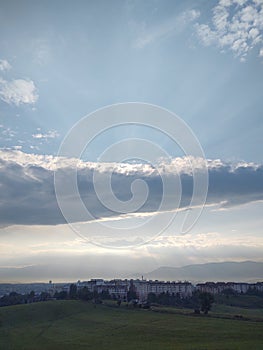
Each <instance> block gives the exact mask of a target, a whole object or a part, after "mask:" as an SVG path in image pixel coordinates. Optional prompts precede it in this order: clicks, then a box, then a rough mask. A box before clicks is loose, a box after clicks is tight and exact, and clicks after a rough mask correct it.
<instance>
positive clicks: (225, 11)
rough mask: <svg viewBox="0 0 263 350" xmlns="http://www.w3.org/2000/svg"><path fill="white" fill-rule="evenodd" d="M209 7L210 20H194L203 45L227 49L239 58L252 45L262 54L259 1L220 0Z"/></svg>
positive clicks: (262, 21)
mask: <svg viewBox="0 0 263 350" xmlns="http://www.w3.org/2000/svg"><path fill="white" fill-rule="evenodd" d="M212 11H213V16H212V20H211V23H209V24H200V23H197V24H196V31H197V35H198V37H199V38H200V40H201V42H202V43H203V44H204V45H205V46H210V45H215V46H217V47H219V48H220V49H221V50H224V49H230V50H231V51H232V52H233V54H234V56H235V57H239V58H240V60H241V61H245V60H246V57H247V55H248V53H249V52H250V51H251V50H252V49H253V48H255V47H259V48H258V54H259V56H262V50H263V48H262V40H263V2H262V1H260V0H253V1H249V0H220V1H219V2H218V4H217V5H216V6H215V7H214V8H213V10H212ZM260 46H261V48H260Z"/></svg>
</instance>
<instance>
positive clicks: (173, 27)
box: [134, 10, 200, 49]
mask: <svg viewBox="0 0 263 350" xmlns="http://www.w3.org/2000/svg"><path fill="white" fill-rule="evenodd" d="M199 16H200V12H199V11H197V10H188V11H185V12H183V13H181V14H180V15H176V16H174V17H172V18H170V19H169V20H167V21H166V22H163V23H161V24H159V25H157V26H154V27H150V28H147V27H146V26H145V24H143V26H142V25H140V26H139V31H140V33H139V35H138V37H137V38H136V40H135V42H134V47H135V48H138V49H142V48H144V47H145V46H147V45H149V44H151V43H153V42H155V41H156V40H161V39H163V38H166V37H168V36H170V35H175V34H176V33H179V32H181V31H182V30H183V29H184V27H185V26H186V25H187V24H188V23H191V22H193V21H194V20H195V19H197V18H198V17H199Z"/></svg>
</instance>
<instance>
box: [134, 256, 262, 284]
mask: <svg viewBox="0 0 263 350" xmlns="http://www.w3.org/2000/svg"><path fill="white" fill-rule="evenodd" d="M138 276H140V275H139V274H138V275H137V276H136V277H138ZM143 276H144V278H147V279H153V280H155V279H158V280H165V281H169V280H170V281H178V280H188V281H192V282H202V281H232V282H235V281H244V282H255V281H263V262H254V261H243V262H222V263H207V264H196V265H187V266H183V267H168V266H162V267H160V268H158V269H156V270H154V271H152V272H149V273H145V274H144V275H143Z"/></svg>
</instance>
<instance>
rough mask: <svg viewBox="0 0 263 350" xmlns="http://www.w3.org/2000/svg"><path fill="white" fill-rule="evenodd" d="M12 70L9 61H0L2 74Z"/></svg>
mask: <svg viewBox="0 0 263 350" xmlns="http://www.w3.org/2000/svg"><path fill="white" fill-rule="evenodd" d="M11 68H12V67H11V65H10V63H9V62H8V61H7V60H1V59H0V71H1V72H4V71H6V70H9V69H11Z"/></svg>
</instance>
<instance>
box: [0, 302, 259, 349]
mask: <svg viewBox="0 0 263 350" xmlns="http://www.w3.org/2000/svg"><path fill="white" fill-rule="evenodd" d="M221 309H222V307H221ZM160 311H162V312H160ZM237 311H238V312H239V313H240V312H242V309H241V308H240V309H237V308H234V309H233V310H232V309H231V307H230V306H228V307H224V308H223V310H220V307H218V308H217V309H215V311H214V312H212V313H211V315H210V316H209V315H208V316H203V315H201V316H199V315H198V316H194V315H192V314H190V313H189V312H188V314H187V313H186V314H184V313H183V312H181V313H180V310H176V309H174V310H171V309H170V308H163V309H156V310H155V311H152V310H144V309H129V308H127V307H125V306H124V305H122V306H121V307H119V308H118V307H116V306H115V304H108V305H96V306H95V305H93V304H92V303H90V302H82V301H72V300H66V301H48V302H39V303H33V304H27V305H15V306H8V307H2V308H0V349H1V350H2V349H3V350H9V349H10V350H11V349H12V350H16V349H19V350H22V349H26V350H31V349H32V350H33V349H34V350H36V349H45V350H49V349H54V350H55V349H56V350H60V349H66V350H67V349H100V350H104V349H108V350H111V349H124V350H125V349H127V350H129V349H130V350H133V349H139V350H140V349H151V350H157V349H158V350H160V349H167V350H170V349H173V350H174V349H180V350H181V349H182V350H186V349H187V350H190V349H191V350H199V349H200V350H206V349H207V350H214V349H217V350H219V349H224V350H227V349H229V350H230V349H231V350H235V349H238V350H242V349H249V348H251V349H257V350H260V349H263V322H262V319H261V321H260V320H259V319H257V318H255V319H253V314H252V311H251V314H250V313H249V312H248V311H247V315H250V316H251V318H249V319H238V320H237V319H234V318H233V319H231V315H232V316H233V315H234V313H235V312H237ZM213 313H214V315H215V316H213ZM218 315H219V317H216V316H218ZM220 315H221V316H220ZM255 315H256V317H258V316H259V315H260V316H261V315H262V314H261V312H260V310H255ZM225 316H228V317H229V318H227V317H225ZM233 317H234V316H233Z"/></svg>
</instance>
